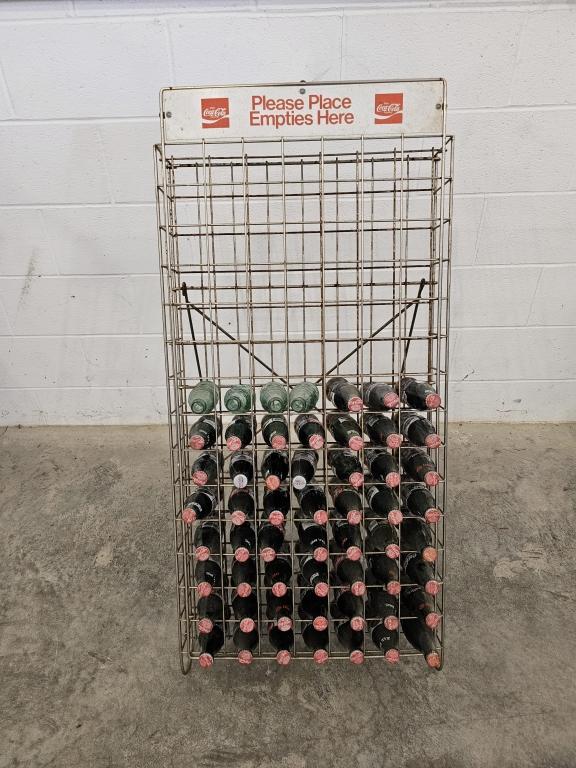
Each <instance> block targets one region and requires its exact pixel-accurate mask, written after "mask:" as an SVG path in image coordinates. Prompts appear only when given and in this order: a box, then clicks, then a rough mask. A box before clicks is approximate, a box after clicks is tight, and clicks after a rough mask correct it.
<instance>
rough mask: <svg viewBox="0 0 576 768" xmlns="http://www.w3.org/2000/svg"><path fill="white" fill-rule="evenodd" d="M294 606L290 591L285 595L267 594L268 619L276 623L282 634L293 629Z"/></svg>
mask: <svg viewBox="0 0 576 768" xmlns="http://www.w3.org/2000/svg"><path fill="white" fill-rule="evenodd" d="M292 606H293V599H292V592H291V591H290V590H289V591H288V592H286V594H284V595H275V594H273V593H272V592H267V593H266V617H267V618H268V619H270V621H272V622H274V624H275V626H277V627H278V629H279V630H280V632H288V631H289V630H291V629H292Z"/></svg>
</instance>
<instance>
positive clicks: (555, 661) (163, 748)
mask: <svg viewBox="0 0 576 768" xmlns="http://www.w3.org/2000/svg"><path fill="white" fill-rule="evenodd" d="M451 446H452V447H451V476H452V481H451V500H452V501H451V510H450V513H449V526H448V538H449V553H448V554H449V563H448V565H449V574H448V576H449V578H448V585H449V586H448V589H449V592H448V606H449V608H448V610H449V618H448V628H447V642H448V654H447V664H446V667H445V669H444V670H443V671H442V672H441V673H433V672H428V671H427V670H426V668H425V666H424V663H423V662H422V663H407V664H405V665H403V666H401V667H400V668H390V667H387V666H384V665H382V667H379V666H378V665H377V664H375V663H374V662H372V663H371V664H370V665H367V666H365V667H361V668H356V667H353V666H352V665H349V664H332V665H328V667H327V668H315V667H312V666H307V665H293V666H291V667H288V668H286V669H284V668H279V667H278V666H277V665H276V664H274V663H270V664H269V665H268V664H267V663H266V662H264V663H263V664H257V665H254V666H253V667H252V668H240V667H239V666H237V665H228V664H227V665H224V664H221V665H220V666H219V665H218V664H216V665H215V666H214V667H213V669H212V670H210V671H209V672H205V671H200V670H197V669H194V670H193V672H192V673H191V674H190V675H188V676H187V677H182V675H181V674H180V671H179V665H178V658H177V654H176V622H175V604H174V576H173V570H172V552H171V544H172V522H171V511H170V506H169V488H168V482H167V480H168V466H167V460H166V459H167V441H166V434H165V431H164V430H163V429H160V428H148V427H142V428H124V427H123V428H110V427H108V428H52V429H48V428H37V429H17V428H14V429H13V428H10V429H8V430H7V431H5V432H4V434H3V435H2V437H1V439H0V448H1V454H2V477H1V486H0V487H1V489H2V504H1V507H0V547H1V550H0V584H1V588H0V595H1V626H0V678H1V683H0V766H1V767H2V768H5V767H6V766H32V767H35V766H55V767H57V768H67V767H68V766H70V768H84V766H86V768H100V766H102V767H104V766H106V767H108V766H110V767H112V766H113V767H114V768H115V767H116V766H137V768H147V767H148V766H150V767H152V766H159V767H162V768H164V766H194V767H195V768H216V766H218V767H219V766H233V767H234V768H309V767H312V766H314V767H315V766H317V765H322V766H328V768H351V767H353V766H359V768H379V767H380V766H388V765H390V766H397V767H398V768H400V767H401V766H403V767H404V768H421V766H423V765H425V766H427V767H428V768H476V766H478V767H480V766H482V768H492V767H494V768H496V767H498V768H506V767H507V766H511V767H514V768H516V766H522V768H546V767H547V766H549V767H550V768H573V766H574V765H576V640H575V638H576V618H575V617H576V611H575V608H576V603H575V599H576V588H575V583H576V581H575V577H576V565H575V564H576V545H575V542H576V535H575V532H574V529H575V525H574V523H575V520H576V518H575V516H574V513H575V498H576V493H575V492H576V484H575V480H576V459H575V456H576V425H572V426H570V425H560V426H554V425H549V426H514V427H512V426H507V425H500V426H493V425H474V426H473V425H462V426H458V425H454V427H453V429H452V436H451Z"/></svg>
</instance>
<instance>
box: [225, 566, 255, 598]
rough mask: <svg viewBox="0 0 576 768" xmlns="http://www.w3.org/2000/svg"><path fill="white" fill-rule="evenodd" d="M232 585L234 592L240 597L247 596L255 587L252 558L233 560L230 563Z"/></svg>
mask: <svg viewBox="0 0 576 768" xmlns="http://www.w3.org/2000/svg"><path fill="white" fill-rule="evenodd" d="M230 578H231V581H232V585H233V586H234V587H236V593H237V594H238V595H240V597H248V595H250V594H251V593H252V591H253V590H254V589H255V588H256V563H255V562H254V560H253V559H252V558H249V559H248V560H245V561H244V562H241V561H240V560H235V561H234V562H233V563H232V573H231V577H230Z"/></svg>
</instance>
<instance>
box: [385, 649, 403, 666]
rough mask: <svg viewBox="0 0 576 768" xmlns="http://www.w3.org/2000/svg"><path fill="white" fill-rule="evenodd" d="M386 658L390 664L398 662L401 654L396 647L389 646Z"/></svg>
mask: <svg viewBox="0 0 576 768" xmlns="http://www.w3.org/2000/svg"><path fill="white" fill-rule="evenodd" d="M384 658H385V659H386V661H387V662H388V663H390V664H398V662H399V661H400V654H399V653H398V651H397V650H396V648H389V649H388V650H387V651H386V653H385V654H384Z"/></svg>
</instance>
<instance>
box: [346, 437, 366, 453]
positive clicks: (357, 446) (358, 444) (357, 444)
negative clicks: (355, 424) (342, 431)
mask: <svg viewBox="0 0 576 768" xmlns="http://www.w3.org/2000/svg"><path fill="white" fill-rule="evenodd" d="M363 445H364V440H362V438H361V437H360V435H354V436H353V437H351V438H350V440H348V448H350V450H351V451H361V450H362V446H363Z"/></svg>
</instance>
